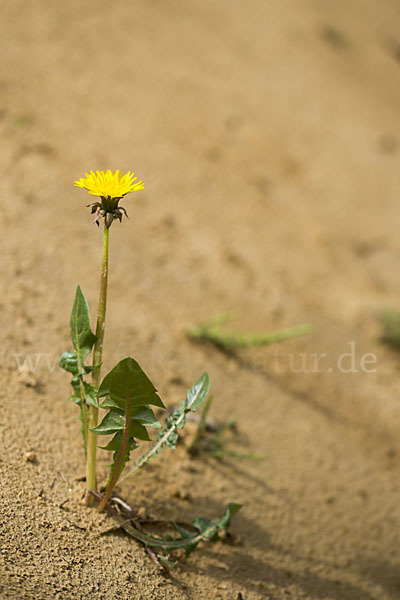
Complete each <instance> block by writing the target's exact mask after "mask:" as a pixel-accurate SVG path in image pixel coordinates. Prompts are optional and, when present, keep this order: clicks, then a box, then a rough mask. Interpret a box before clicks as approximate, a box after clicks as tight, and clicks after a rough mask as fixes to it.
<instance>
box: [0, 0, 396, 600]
mask: <svg viewBox="0 0 400 600" xmlns="http://www.w3.org/2000/svg"><path fill="white" fill-rule="evenodd" d="M399 22H400V9H399V4H398V2H397V1H395V0H380V1H379V2H378V1H373V0H364V1H362V0H352V1H351V2H348V1H346V0H336V1H335V2H331V1H328V0H298V1H294V0H292V1H289V0H271V1H268V2H267V1H266V0H250V1H249V2H247V3H246V2H239V1H237V0H218V1H217V2H216V1H215V0H214V1H211V0H190V1H186V2H185V1H183V0H171V1H170V2H165V1H161V0H151V1H150V0H140V1H129V0H116V1H115V2H113V3H111V2H105V1H104V0H98V1H95V0H87V1H86V2H78V1H77V0H71V1H69V2H46V1H45V0H36V1H35V2H33V1H28V0H12V1H7V0H6V1H4V2H3V3H2V6H1V19H0V56H1V60H0V129H1V137H0V148H1V172H2V175H1V198H2V199H1V207H2V219H1V221H2V236H1V242H0V244H1V261H0V307H1V311H0V327H1V341H2V343H1V347H0V352H1V361H0V378H1V388H0V401H1V412H0V425H1V428H0V471H1V484H0V485H1V490H0V504H1V511H0V533H1V537H0V590H1V592H0V596H1V598H7V599H19V600H28V599H48V598H59V599H62V600H68V599H79V598H85V599H86V598H91V599H94V600H97V599H98V600H100V599H102V600H103V599H112V600H117V599H118V600H119V599H121V600H123V599H128V598H129V599H134V600H139V599H140V600H141V599H143V600H144V599H146V600H147V599H149V600H150V599H151V600H158V599H160V600H161V599H168V600H169V599H171V600H172V599H174V600H175V599H185V600H186V599H194V600H195V599H207V600H209V599H214V598H216V599H217V598H218V599H224V600H240V599H242V600H256V599H257V600H258V599H274V600H275V599H276V600H281V599H285V600H289V599H300V598H301V599H310V600H389V599H390V600H395V599H398V598H399V597H400V573H399V557H400V544H399V537H400V536H399V531H400V484H399V462H400V454H399V452H400V435H399V432H400V403H399V397H400V371H399V365H400V356H399V354H397V353H396V352H395V351H394V350H391V349H389V348H387V347H386V346H384V345H383V344H382V342H381V341H380V327H379V324H378V322H377V315H378V313H379V311H380V310H381V309H382V308H384V307H386V306H394V307H399V306H400V277H399V273H400V236H399V227H400V208H399V206H400V169H399V165H400V163H399V143H400V119H399V111H400V35H399ZM107 168H110V169H117V168H118V169H120V170H122V171H127V170H134V171H135V172H136V173H137V175H138V176H139V177H140V178H141V179H143V180H144V181H145V182H146V189H145V191H143V192H140V193H138V194H133V195H131V196H127V198H126V199H125V201H124V205H125V207H126V208H127V209H128V212H129V215H130V220H129V221H127V220H125V221H124V222H123V223H122V224H121V225H120V224H119V223H116V224H115V225H113V227H112V229H111V264H110V293H109V317H108V322H107V331H106V339H105V357H104V368H105V369H108V368H111V367H112V366H113V364H114V362H116V361H117V360H118V359H120V358H122V357H124V356H126V355H129V354H132V355H133V356H134V357H135V358H136V359H138V360H139V361H140V363H141V365H142V366H143V368H144V369H145V371H146V372H147V373H148V374H149V376H150V377H151V379H152V380H153V382H154V383H155V385H156V386H157V388H158V390H159V393H160V395H161V397H162V398H163V399H164V402H165V403H166V404H167V405H168V406H170V405H174V404H176V403H177V402H179V401H180V400H181V399H182V398H183V397H184V394H185V391H186V389H187V387H189V386H190V385H191V384H192V383H193V382H194V381H195V380H196V379H197V377H198V376H199V375H200V374H201V373H202V372H203V371H204V370H207V371H208V372H209V374H210V377H211V381H212V392H213V396H214V404H213V407H212V411H211V413H212V414H211V416H212V417H213V418H214V419H218V420H220V421H224V420H226V419H227V418H230V417H232V416H234V417H236V418H237V419H238V423H239V428H240V431H241V433H242V434H243V435H244V436H246V437H247V439H248V446H246V447H245V451H249V452H250V451H251V452H257V453H261V454H263V455H264V460H263V461H262V462H255V461H247V460H243V459H233V458H229V459H226V460H224V461H223V462H217V461H215V460H211V459H197V460H195V459H190V458H189V457H188V456H187V453H186V450H185V446H184V444H182V445H181V446H180V447H179V448H178V449H177V451H176V452H175V453H174V454H173V453H167V452H165V453H164V454H163V455H161V456H160V458H159V460H158V461H157V462H156V461H154V462H153V463H152V465H149V468H148V469H146V470H143V471H141V472H140V473H139V474H138V475H137V476H135V477H133V478H131V479H127V480H126V481H125V482H123V484H121V486H120V487H119V490H118V491H119V493H120V494H121V496H122V497H123V498H125V499H126V500H127V501H129V502H130V503H131V505H132V506H134V507H135V508H136V509H141V510H142V512H144V513H145V514H146V515H148V516H151V517H153V518H171V519H176V518H179V519H191V518H194V517H195V516H197V515H203V516H205V517H208V518H214V517H217V516H219V515H220V514H221V513H222V511H223V508H224V506H225V505H226V503H227V502H230V501H236V502H240V503H242V504H243V505H244V506H243V509H242V511H241V513H239V514H238V515H237V516H236V517H235V519H234V521H233V524H232V533H233V534H234V543H233V544H227V543H217V544H214V545H203V546H202V547H201V548H199V549H198V550H197V551H196V552H195V553H194V554H193V555H192V556H191V557H189V558H188V559H187V560H180V561H179V564H178V566H177V568H176V569H175V571H174V573H173V577H172V578H170V579H168V578H165V577H164V576H162V575H160V574H159V573H158V572H157V570H156V568H155V567H154V565H153V564H152V563H151V562H150V560H149V559H148V557H147V556H146V554H145V553H144V551H143V549H142V547H141V546H140V545H139V544H137V543H136V542H135V541H133V540H131V539H128V538H126V537H124V536H123V535H120V534H116V535H106V536H101V537H100V535H99V533H100V532H101V531H103V530H104V529H107V528H108V527H110V526H111V525H112V522H111V520H110V518H108V517H106V516H104V515H98V514H97V513H96V512H95V511H93V510H91V509H88V508H86V507H85V506H84V505H83V504H82V494H83V490H84V483H83V481H82V478H83V477H84V472H85V470H84V459H83V451H82V444H81V439H80V432H79V422H78V421H77V419H76V417H77V410H76V407H75V406H73V405H72V404H71V403H69V402H68V401H67V397H68V395H69V393H70V388H69V377H68V376H67V374H65V373H64V372H63V371H61V370H60V369H59V368H58V367H57V361H58V358H59V356H60V354H61V353H62V352H63V351H65V350H67V349H71V344H70V341H69V326H68V323H69V314H70V309H71V306H72V302H73V297H74V293H75V287H76V285H77V284H78V283H79V284H80V285H81V286H82V288H83V289H84V291H85V293H86V295H87V298H88V301H89V303H90V306H91V309H92V316H93V319H94V314H95V310H96V303H97V295H98V281H99V265H100V247H101V231H100V230H98V229H97V228H96V227H95V226H94V225H91V218H90V215H89V214H88V210H87V209H86V207H85V204H87V202H88V201H89V200H88V198H89V197H88V196H87V194H86V193H85V192H84V191H82V190H77V189H74V188H73V185H72V184H73V180H74V179H77V178H78V177H81V176H83V174H84V172H85V171H86V170H89V169H107ZM227 311H234V312H235V314H236V320H235V322H234V323H233V325H232V327H235V328H237V330H243V331H265V330H266V331H269V330H276V329H279V328H283V327H288V326H292V325H297V324H300V323H310V324H311V325H312V327H313V332H312V334H310V335H307V336H304V337H300V338H297V339H294V340H291V341H288V342H285V343H281V344H279V345H274V346H270V347H268V348H261V349H260V348H259V349H251V350H241V351H239V352H238V353H237V355H236V356H226V355H224V354H223V353H221V352H220V351H219V350H217V349H215V348H213V347H208V346H202V345H199V344H194V343H192V342H191V341H189V340H188V339H187V337H186V335H185V329H186V328H187V327H188V326H191V325H193V324H196V323H199V322H201V321H203V320H205V319H207V318H208V317H210V316H211V315H213V314H215V313H221V312H227ZM353 351H354V352H353ZM350 352H353V355H354V363H352V358H351V357H350V356H347V357H344V358H343V354H345V353H350ZM319 354H324V355H325V356H323V357H322V359H321V360H320V362H319V363H318V365H317V368H315V364H314V361H315V356H314V355H319ZM366 355H369V356H366ZM371 355H373V356H371ZM29 357H30V358H29ZM341 357H342V358H341ZM25 359H28V360H32V361H33V362H32V365H33V368H32V369H30V368H29V363H27V364H28V367H26V368H25V369H22V372H20V371H21V369H18V364H19V365H21V364H23V363H24V361H25ZM374 360H375V361H376V362H373V361H374ZM303 361H305V362H303ZM339 361H341V362H339ZM27 453H28V454H29V453H33V454H31V455H30V457H31V458H32V457H33V456H34V457H35V460H34V461H33V462H32V461H29V460H27V457H26V456H27ZM99 461H100V476H101V483H104V482H105V480H106V467H107V464H108V462H109V457H107V456H106V453H104V452H100V456H99ZM187 491H189V492H190V494H189V495H188V494H187V493H186V492H187ZM65 500H67V502H66V503H64V501H65ZM63 503H64V504H63Z"/></svg>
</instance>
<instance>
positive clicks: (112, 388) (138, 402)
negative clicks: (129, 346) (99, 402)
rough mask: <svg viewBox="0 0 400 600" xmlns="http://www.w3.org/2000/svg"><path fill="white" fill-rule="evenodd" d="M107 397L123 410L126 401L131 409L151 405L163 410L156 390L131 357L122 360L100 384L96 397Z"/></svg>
mask: <svg viewBox="0 0 400 600" xmlns="http://www.w3.org/2000/svg"><path fill="white" fill-rule="evenodd" d="M104 396H109V397H110V399H111V400H112V401H113V402H114V404H115V405H116V406H118V407H119V408H120V409H123V410H125V405H126V399H127V398H129V402H130V405H131V407H132V408H135V407H138V406H146V405H147V404H152V405H154V406H159V407H160V408H165V406H164V404H163V403H162V401H161V399H160V397H159V396H158V394H157V390H156V388H155V387H154V385H153V384H152V383H151V381H150V379H149V378H148V377H147V375H146V373H145V372H144V371H143V370H142V369H141V367H140V366H139V364H138V363H137V362H136V361H135V360H134V359H133V358H131V357H128V358H124V359H122V360H121V361H120V362H119V363H118V364H117V365H116V366H115V367H114V368H113V369H112V370H111V371H110V372H109V373H108V374H107V375H106V376H105V377H104V379H103V381H102V382H101V385H100V388H99V392H98V397H99V398H103V397H104Z"/></svg>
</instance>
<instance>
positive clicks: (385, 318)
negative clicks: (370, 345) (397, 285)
mask: <svg viewBox="0 0 400 600" xmlns="http://www.w3.org/2000/svg"><path fill="white" fill-rule="evenodd" d="M380 321H381V325H382V330H383V334H382V339H383V341H384V342H386V343H388V344H391V345H392V346H395V347H397V348H400V312H399V311H396V310H392V309H387V310H385V311H383V312H382V313H381V315H380Z"/></svg>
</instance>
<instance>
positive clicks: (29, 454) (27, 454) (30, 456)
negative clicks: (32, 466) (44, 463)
mask: <svg viewBox="0 0 400 600" xmlns="http://www.w3.org/2000/svg"><path fill="white" fill-rule="evenodd" d="M24 459H25V460H26V461H27V462H31V463H34V462H36V454H35V452H25V454H24Z"/></svg>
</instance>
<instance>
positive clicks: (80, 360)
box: [60, 170, 240, 560]
mask: <svg viewBox="0 0 400 600" xmlns="http://www.w3.org/2000/svg"><path fill="white" fill-rule="evenodd" d="M75 186H76V187H79V188H83V189H85V190H87V191H88V192H89V194H91V195H92V196H96V197H98V200H96V201H95V202H92V203H90V204H89V205H88V207H90V209H91V213H92V214H93V215H94V220H93V223H95V224H96V225H97V226H98V227H100V225H101V224H102V226H103V245H102V261H101V273H100V293H99V304H98V311H97V322H96V329H95V332H93V331H92V329H91V324H90V314H89V306H88V303H87V300H86V298H85V295H84V293H83V291H82V289H81V288H80V287H79V286H78V287H77V289H76V293H75V300H74V303H73V307H72V313H71V318H70V333H71V341H72V345H73V348H74V349H73V350H72V351H69V352H65V353H64V354H63V355H62V357H61V359H60V366H61V367H62V368H63V369H65V370H66V371H68V372H69V373H71V374H72V381H71V385H72V389H73V393H72V395H71V399H72V400H73V401H74V402H75V403H76V404H77V405H78V406H79V416H80V419H81V423H82V437H83V443H84V450H85V456H86V489H87V493H86V502H87V504H88V505H91V504H93V502H94V500H95V499H97V500H98V501H99V504H98V510H99V511H102V510H104V509H105V508H107V509H108V510H109V511H111V512H112V510H113V508H112V502H111V500H112V501H113V502H114V503H115V500H116V499H115V497H113V496H112V494H113V491H114V489H115V486H116V485H117V483H118V481H120V480H121V475H122V472H123V471H124V468H125V465H126V464H127V463H128V461H129V459H130V455H131V452H133V451H134V450H136V448H137V447H138V446H139V442H141V441H143V442H150V441H151V438H150V435H149V433H148V431H147V429H148V428H155V429H158V430H159V434H158V437H157V439H156V440H155V441H154V443H153V445H152V446H150V449H149V450H148V451H147V452H145V453H144V454H143V456H142V457H141V458H139V459H138V460H137V461H136V462H135V463H134V465H133V467H131V469H130V471H129V472H128V475H131V474H132V473H134V472H135V471H136V470H137V469H139V468H140V467H142V466H143V465H145V464H146V463H147V462H148V461H149V460H150V459H151V458H152V457H154V456H157V455H158V454H159V452H160V451H161V450H162V449H163V448H165V447H167V448H171V449H174V448H175V446H176V443H177V439H178V429H181V428H182V427H183V426H184V425H185V422H186V415H187V414H188V413H189V412H195V411H197V410H198V409H199V408H200V407H201V406H202V404H203V403H204V402H205V401H206V399H207V396H208V391H209V386H210V381H209V378H208V375H207V373H203V375H202V376H201V377H200V378H199V379H198V380H197V382H196V383H195V384H194V386H193V387H192V388H190V390H189V391H188V393H187V395H186V399H185V400H184V401H183V402H182V403H181V405H180V406H179V408H178V409H177V410H176V411H175V412H174V413H173V414H172V415H170V416H169V417H168V418H167V420H166V422H165V424H164V426H162V425H161V424H160V423H159V421H158V420H157V418H156V416H155V414H154V412H153V409H152V407H158V408H165V407H164V404H163V402H162V400H161V398H160V397H159V395H158V393H157V390H156V388H155V387H154V385H153V384H152V382H151V381H150V379H149V378H148V377H147V375H146V373H145V372H144V371H143V369H142V368H141V367H140V365H139V364H138V362H137V361H136V360H135V359H134V358H133V357H131V356H128V357H126V358H124V359H122V360H120V361H119V362H118V364H117V365H115V366H114V368H112V369H111V371H109V373H107V374H106V375H105V376H104V378H103V379H102V377H101V370H102V361H103V341H104V331H105V324H106V309H107V286H108V275H109V263H108V255H109V241H110V229H111V226H112V224H113V223H114V221H119V222H120V223H121V222H122V218H123V217H124V216H126V217H127V216H128V215H127V211H126V209H125V208H124V207H122V206H120V204H119V202H120V200H122V198H124V196H126V195H127V194H129V193H131V192H137V191H140V190H143V189H144V183H143V182H142V181H137V177H134V173H133V172H132V173H131V172H128V173H126V174H125V175H121V174H120V172H119V171H115V172H112V171H109V170H108V171H105V172H104V171H96V172H95V173H94V172H93V171H90V173H86V176H85V177H84V178H81V179H78V180H77V181H75ZM90 355H91V357H90ZM99 409H101V410H102V411H106V412H105V413H102V414H103V417H102V419H101V422H100V423H99ZM102 436H112V438H111V439H108V440H107V443H106V444H105V445H104V446H101V447H102V448H103V449H104V450H106V451H109V452H112V464H111V468H110V475H109V478H108V482H107V484H106V487H105V491H104V493H103V494H99V493H98V492H97V482H96V452H97V447H98V445H99V439H101V438H102ZM120 502H122V501H120ZM239 508H240V507H239V505H236V504H230V505H229V507H228V509H227V511H228V512H227V513H226V515H225V516H224V517H223V519H222V520H220V521H216V522H208V521H205V520H202V521H201V522H200V521H199V520H197V521H196V522H195V533H194V534H188V533H187V532H183V531H180V533H181V536H182V540H180V541H178V540H175V541H173V543H171V542H169V543H168V544H166V543H164V541H162V540H161V541H160V540H156V539H155V538H152V537H151V536H150V537H149V536H147V537H146V534H145V533H143V532H142V533H141V534H138V536H139V537H138V536H136V538H137V539H139V540H140V541H142V543H144V544H145V545H146V547H147V546H148V545H151V546H159V547H162V548H164V550H165V549H168V548H170V547H171V549H173V548H175V547H176V548H178V547H186V550H187V551H189V550H191V549H193V548H194V547H195V545H196V544H197V543H198V542H199V541H201V540H204V539H214V538H215V536H216V532H217V530H218V529H224V528H226V527H227V526H228V525H229V521H230V516H231V514H234V513H235V512H237V510H239ZM203 521H204V522H203ZM196 528H197V529H196ZM136 530H137V531H139V529H137V528H136V529H135V531H136ZM140 531H142V530H141V529H140ZM185 540H186V541H185ZM147 549H148V551H149V554H150V555H151V556H152V558H153V559H154V556H155V555H154V552H153V551H152V550H150V549H149V548H147ZM160 560H161V559H160Z"/></svg>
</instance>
